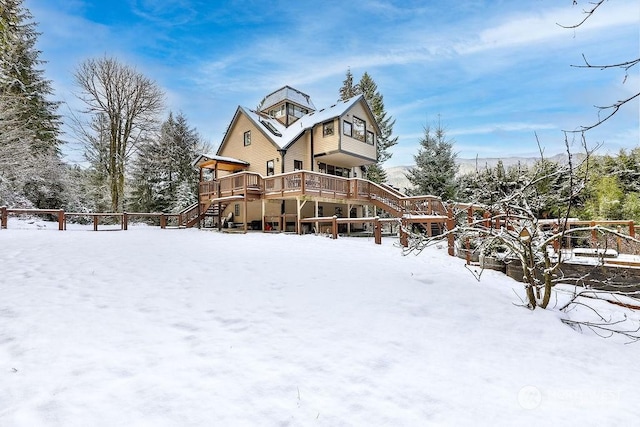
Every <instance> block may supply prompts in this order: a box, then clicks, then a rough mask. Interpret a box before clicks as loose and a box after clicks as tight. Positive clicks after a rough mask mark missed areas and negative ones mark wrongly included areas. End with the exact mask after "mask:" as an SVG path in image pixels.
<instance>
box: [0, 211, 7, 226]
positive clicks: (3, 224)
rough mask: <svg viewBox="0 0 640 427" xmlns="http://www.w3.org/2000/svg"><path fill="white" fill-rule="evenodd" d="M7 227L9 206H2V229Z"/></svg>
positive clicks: (0, 223) (0, 219)
mask: <svg viewBox="0 0 640 427" xmlns="http://www.w3.org/2000/svg"><path fill="white" fill-rule="evenodd" d="M2 228H7V207H6V206H0V229H2Z"/></svg>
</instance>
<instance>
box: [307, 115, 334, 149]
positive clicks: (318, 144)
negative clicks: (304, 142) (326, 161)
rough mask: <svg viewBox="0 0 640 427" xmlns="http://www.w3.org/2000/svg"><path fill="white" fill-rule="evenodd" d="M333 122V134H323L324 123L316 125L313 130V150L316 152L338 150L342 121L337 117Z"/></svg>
mask: <svg viewBox="0 0 640 427" xmlns="http://www.w3.org/2000/svg"><path fill="white" fill-rule="evenodd" d="M333 122H334V123H333V135H331V136H322V123H319V124H318V125H317V126H316V127H315V129H314V132H313V151H314V152H315V153H316V154H317V153H328V152H330V151H336V150H337V149H338V148H339V146H338V142H339V136H338V135H339V133H340V124H339V123H340V121H339V120H337V119H335V120H334V121H333Z"/></svg>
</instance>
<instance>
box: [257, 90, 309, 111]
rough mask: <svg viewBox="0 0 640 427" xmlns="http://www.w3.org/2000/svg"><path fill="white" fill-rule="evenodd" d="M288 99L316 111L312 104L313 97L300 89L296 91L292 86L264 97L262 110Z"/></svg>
mask: <svg viewBox="0 0 640 427" xmlns="http://www.w3.org/2000/svg"><path fill="white" fill-rule="evenodd" d="M285 99H288V100H289V101H292V102H295V103H296V104H298V105H300V106H302V107H305V108H308V109H309V110H315V109H316V107H315V106H314V105H313V102H311V97H309V95H307V94H306V93H302V92H300V91H299V90H298V89H294V88H292V87H291V86H284V87H281V88H280V89H278V90H276V91H275V92H272V93H270V94H269V95H267V96H265V97H264V101H263V102H262V107H261V108H262V110H263V111H264V110H266V109H268V108H269V107H273V106H274V105H276V104H277V103H279V102H282V101H284V100H285Z"/></svg>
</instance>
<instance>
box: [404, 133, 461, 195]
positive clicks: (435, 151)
mask: <svg viewBox="0 0 640 427" xmlns="http://www.w3.org/2000/svg"><path fill="white" fill-rule="evenodd" d="M453 143H454V141H453V140H447V139H446V135H445V130H444V128H443V127H442V126H441V125H440V123H438V126H437V127H436V129H435V131H432V130H431V127H430V126H426V127H425V128H424V136H423V137H422V139H421V140H420V149H419V150H418V154H417V155H415V156H413V158H414V160H415V162H416V166H415V167H413V168H411V169H409V171H408V172H407V174H406V177H407V179H409V182H411V184H412V185H413V188H412V189H410V190H409V193H410V194H413V195H423V194H429V195H433V196H439V197H442V199H443V200H451V199H454V198H455V196H456V181H455V176H456V172H457V171H458V166H457V165H456V162H455V159H456V154H455V153H454V152H453Z"/></svg>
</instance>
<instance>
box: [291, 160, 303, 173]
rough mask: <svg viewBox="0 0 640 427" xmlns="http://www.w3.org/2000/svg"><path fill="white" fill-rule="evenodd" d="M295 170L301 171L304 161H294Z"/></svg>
mask: <svg viewBox="0 0 640 427" xmlns="http://www.w3.org/2000/svg"><path fill="white" fill-rule="evenodd" d="M293 170H294V171H301V170H302V160H294V161H293Z"/></svg>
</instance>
